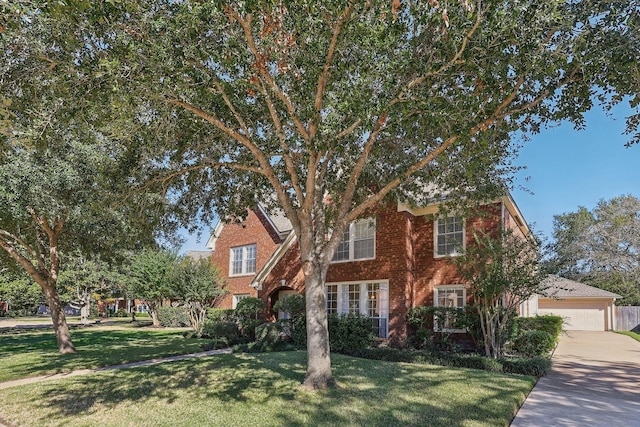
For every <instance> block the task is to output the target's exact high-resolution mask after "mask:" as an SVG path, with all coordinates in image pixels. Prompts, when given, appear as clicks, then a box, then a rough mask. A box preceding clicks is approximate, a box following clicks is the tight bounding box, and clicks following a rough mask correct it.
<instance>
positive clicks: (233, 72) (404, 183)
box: [66, 0, 640, 388]
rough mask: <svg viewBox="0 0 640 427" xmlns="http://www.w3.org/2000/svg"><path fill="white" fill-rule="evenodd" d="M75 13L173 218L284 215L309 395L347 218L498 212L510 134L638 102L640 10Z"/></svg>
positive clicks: (187, 5) (458, 4) (367, 4)
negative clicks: (298, 294) (143, 141)
mask: <svg viewBox="0 0 640 427" xmlns="http://www.w3.org/2000/svg"><path fill="white" fill-rule="evenodd" d="M66 16H71V17H72V18H73V19H74V20H75V22H76V23H77V25H78V26H79V27H82V28H91V29H92V31H94V33H95V34H96V37H95V38H92V39H91V41H93V43H92V44H91V49H93V50H94V51H95V52H96V54H97V52H98V51H99V52H100V55H104V56H103V60H102V61H101V62H100V66H101V67H102V69H103V70H104V72H105V73H106V74H108V75H109V76H110V77H111V78H113V82H112V84H110V86H109V87H110V91H111V92H112V93H117V94H119V95H120V96H122V97H123V99H124V98H126V99H128V100H129V101H128V102H129V104H130V105H131V106H133V108H134V109H136V108H140V107H141V106H142V107H144V114H142V113H141V115H140V117H143V118H144V120H142V121H140V120H138V121H137V125H136V126H137V127H136V130H140V124H144V125H145V127H146V128H148V129H153V130H154V131H153V132H150V131H147V136H151V135H153V139H148V144H149V145H147V146H148V147H152V148H153V149H154V150H155V151H156V156H155V157H154V158H149V160H150V162H149V166H150V168H151V169H150V170H149V172H148V173H147V175H146V176H147V177H155V179H156V181H155V182H157V183H160V184H161V185H162V186H163V188H165V189H167V190H168V191H169V193H168V194H169V195H170V196H171V200H172V201H173V202H175V203H176V206H178V207H179V208H180V210H179V211H178V212H176V213H177V214H179V215H182V218H183V219H184V220H187V219H191V218H193V215H194V214H196V215H197V214H201V215H203V216H204V217H206V216H207V215H209V214H210V212H212V211H213V209H214V208H215V210H216V211H217V212H218V213H219V214H220V215H221V216H222V217H223V218H226V219H232V218H237V217H241V216H242V215H244V214H245V212H246V208H247V207H248V206H251V205H253V204H254V203H255V202H256V200H259V201H260V202H262V203H265V204H267V205H268V208H276V207H278V208H280V209H282V210H284V213H285V214H286V215H287V217H288V218H289V219H290V220H291V223H292V226H293V229H294V231H295V233H296V236H297V242H298V244H299V247H300V253H301V258H302V265H303V271H304V276H305V293H306V301H307V304H306V307H307V332H308V340H307V342H308V368H307V376H306V379H305V385H306V386H308V387H310V388H324V387H327V386H329V385H331V384H333V383H334V381H333V377H332V374H331V366H330V351H329V344H328V343H329V341H328V332H327V318H326V311H325V296H324V281H325V277H326V273H327V269H328V266H329V264H330V262H331V259H332V257H333V253H334V251H335V249H336V247H337V246H338V244H339V242H340V240H341V237H342V236H343V231H344V229H345V227H347V225H348V224H349V223H350V222H351V221H353V220H354V219H356V218H358V217H359V216H362V215H365V214H368V213H369V212H370V211H371V209H372V208H374V207H375V206H376V205H377V204H379V203H381V202H383V201H385V200H392V201H397V200H398V199H400V200H403V201H407V202H410V203H418V204H420V203H425V202H427V201H429V200H432V199H433V198H434V197H439V196H443V195H447V196H448V198H449V199H450V200H453V199H459V200H466V201H467V202H468V203H473V201H474V200H476V201H477V200H487V199H490V198H492V197H494V196H495V195H496V192H497V191H502V190H503V189H504V183H505V179H508V177H509V174H508V172H509V156H510V155H511V154H513V150H514V147H515V145H514V144H512V143H511V141H510V139H511V136H512V135H513V134H514V132H516V131H522V133H524V134H527V133H531V132H536V131H537V130H538V129H540V127H541V126H544V125H546V124H548V123H553V122H557V121H561V120H571V121H572V122H573V123H575V124H576V126H582V125H583V117H582V114H583V113H584V112H585V111H587V110H589V109H590V108H591V107H592V106H593V104H594V103H598V102H600V103H602V104H603V105H604V107H605V108H606V107H609V106H610V105H612V104H615V103H617V102H620V101H621V100H622V99H624V97H625V96H626V95H630V96H631V102H632V106H635V107H637V104H638V100H639V99H638V86H639V81H638V68H637V67H638V59H639V57H640V55H639V53H638V49H639V46H640V40H638V38H639V36H638V2H637V1H636V0H632V1H607V2H604V1H596V0H583V1H567V2H559V1H540V2H532V1H521V0H508V1H501V2H492V1H482V0H479V1H469V0H450V1H446V0H443V1H438V0H430V1H401V0H385V1H382V0H380V1H376V0H367V1H335V2H319V1H304V0H299V1H288V0H281V1H273V0H264V1H260V0H257V1H247V2H235V3H228V2H221V1H189V0H185V1H180V2H176V1H169V0H165V1H160V0H158V1H143V0H140V1H128V2H122V3H118V2H108V1H107V2H103V3H92V2H89V1H82V0H79V1H76V2H74V7H73V8H71V9H69V10H68V13H67V14H66ZM638 117H639V116H638V115H635V116H633V117H631V118H630V119H629V121H628V125H629V129H630V131H631V132H634V131H635V126H636V125H637V122H638ZM637 140H638V135H637V134H634V136H633V139H632V141H637ZM150 154H151V153H150ZM151 160H153V161H151Z"/></svg>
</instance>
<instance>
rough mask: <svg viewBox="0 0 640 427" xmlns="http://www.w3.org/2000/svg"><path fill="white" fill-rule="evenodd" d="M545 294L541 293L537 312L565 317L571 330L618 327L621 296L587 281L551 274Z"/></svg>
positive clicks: (566, 326)
mask: <svg viewBox="0 0 640 427" xmlns="http://www.w3.org/2000/svg"><path fill="white" fill-rule="evenodd" d="M547 280H548V285H549V288H548V289H547V292H546V295H545V296H542V295H540V296H538V307H537V314H538V315H545V314H553V315H556V316H561V317H563V318H564V329H565V330H568V331H609V330H612V329H614V328H615V308H614V303H615V300H616V299H618V298H621V296H620V295H618V294H614V293H612V292H609V291H605V290H603V289H598V288H594V287H593V286H589V285H585V284H584V283H580V282H575V281H573V280H568V279H564V278H562V277H557V276H551V277H549V279H547Z"/></svg>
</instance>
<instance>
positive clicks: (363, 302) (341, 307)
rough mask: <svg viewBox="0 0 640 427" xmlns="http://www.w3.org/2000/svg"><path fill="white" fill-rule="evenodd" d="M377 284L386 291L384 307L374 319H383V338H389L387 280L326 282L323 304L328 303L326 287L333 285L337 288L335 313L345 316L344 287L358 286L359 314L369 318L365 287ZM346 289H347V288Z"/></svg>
mask: <svg viewBox="0 0 640 427" xmlns="http://www.w3.org/2000/svg"><path fill="white" fill-rule="evenodd" d="M371 284H378V285H380V288H381V289H384V290H386V293H387V295H386V301H385V302H384V305H383V306H382V307H381V310H380V311H381V314H380V316H378V317H376V318H381V319H385V320H386V322H385V329H384V338H388V337H389V300H390V295H389V294H390V291H389V281H388V280H356V281H351V282H327V283H325V287H324V295H325V304H327V303H328V299H327V290H328V286H330V285H335V286H337V297H336V298H337V300H336V306H337V307H336V312H337V314H339V315H342V314H344V315H347V314H349V301H348V299H347V301H345V300H344V296H345V295H347V298H348V290H347V291H345V290H344V289H345V287H348V286H349V285H360V300H359V313H360V314H362V315H365V316H369V313H368V312H367V285H371ZM347 289H348V288H347Z"/></svg>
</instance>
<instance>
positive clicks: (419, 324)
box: [407, 306, 479, 351]
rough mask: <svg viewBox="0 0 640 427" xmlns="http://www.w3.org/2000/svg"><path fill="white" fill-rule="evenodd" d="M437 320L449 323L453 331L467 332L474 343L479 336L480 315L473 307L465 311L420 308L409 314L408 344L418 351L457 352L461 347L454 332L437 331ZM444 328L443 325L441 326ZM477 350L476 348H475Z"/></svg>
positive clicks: (446, 308) (412, 310)
mask: <svg viewBox="0 0 640 427" xmlns="http://www.w3.org/2000/svg"><path fill="white" fill-rule="evenodd" d="M436 319H440V320H439V321H440V322H441V323H443V322H445V321H446V322H447V326H448V327H449V328H451V329H459V330H465V331H467V332H468V333H469V335H470V336H471V337H472V339H473V341H474V346H475V341H477V337H478V336H479V334H478V332H477V329H478V327H479V326H478V325H479V324H478V314H477V313H476V311H475V310H474V309H473V308H472V307H467V308H466V309H464V310H460V309H457V308H451V307H433V306H420V307H413V308H411V309H409V312H408V313H407V325H408V342H409V345H411V346H412V347H414V348H416V349H427V350H446V351H455V350H457V349H458V348H457V347H459V346H458V345H457V344H458V343H456V340H455V338H456V335H457V334H454V333H452V332H446V331H445V332H438V331H435V330H434V329H435V327H436ZM441 326H442V325H441ZM473 350H475V348H473Z"/></svg>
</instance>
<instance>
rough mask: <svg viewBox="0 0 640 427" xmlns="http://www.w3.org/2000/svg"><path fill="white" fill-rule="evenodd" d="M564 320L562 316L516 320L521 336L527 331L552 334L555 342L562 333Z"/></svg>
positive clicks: (520, 318)
mask: <svg viewBox="0 0 640 427" xmlns="http://www.w3.org/2000/svg"><path fill="white" fill-rule="evenodd" d="M563 322H564V319H562V317H560V316H551V315H546V316H535V317H519V318H517V319H516V323H517V329H518V333H519V335H521V334H522V333H523V332H525V331H533V330H538V331H545V332H547V333H548V334H550V335H551V336H552V337H553V339H554V340H555V341H557V340H558V337H560V333H562V323H563Z"/></svg>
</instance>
